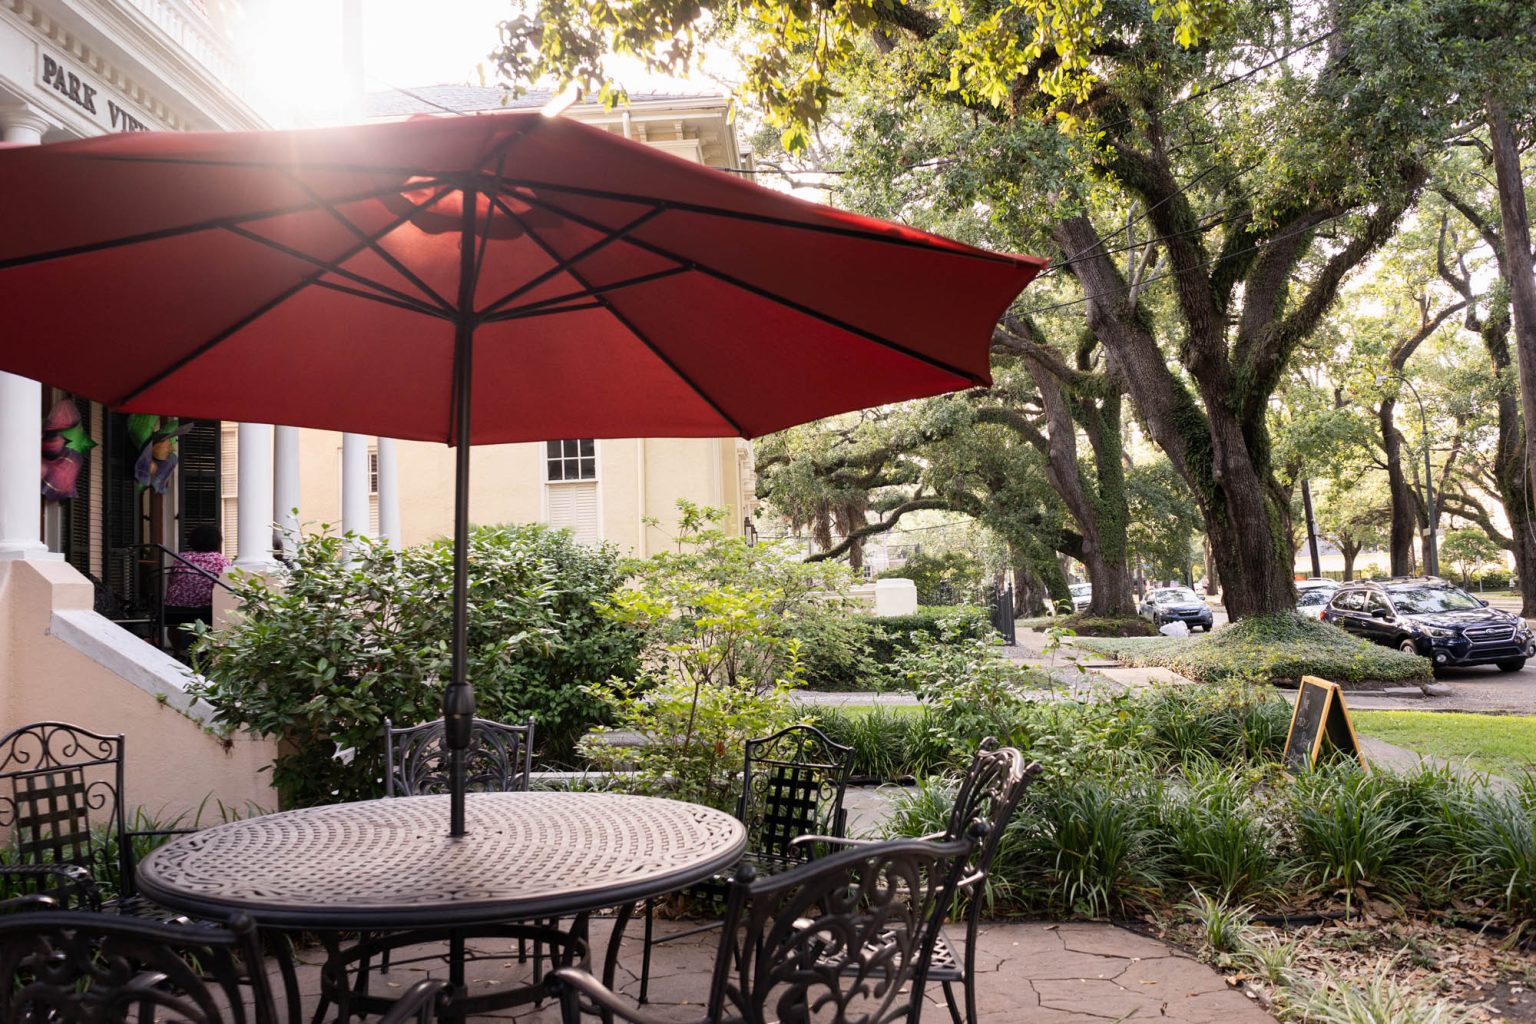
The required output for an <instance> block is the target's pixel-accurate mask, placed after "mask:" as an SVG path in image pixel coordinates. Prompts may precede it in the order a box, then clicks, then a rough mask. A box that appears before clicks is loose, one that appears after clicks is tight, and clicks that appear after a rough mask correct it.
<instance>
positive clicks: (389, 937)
mask: <svg viewBox="0 0 1536 1024" xmlns="http://www.w3.org/2000/svg"><path fill="white" fill-rule="evenodd" d="M533 744H534V720H533V718H532V717H530V718H529V719H528V720H527V721H526V722H524V723H522V724H520V725H508V724H506V723H503V722H493V721H491V720H490V719H486V718H476V719H474V720H473V723H472V725H471V727H470V734H469V747H468V748H467V749H466V750H465V751H464V777H465V788H466V790H467V791H468V792H472V793H475V792H479V793H526V792H527V791H528V785H529V780H530V778H531V773H532V771H533ZM448 760H449V753H448V748H447V747H446V746H445V745H444V726H443V720H442V719H441V718H439V719H437V720H436V721H432V722H424V723H422V724H420V725H410V726H404V727H402V728H396V727H395V725H394V723H393V722H392V721H390V720H389V719H387V718H386V719H385V720H384V766H385V772H384V793H385V795H386V796H389V797H408V796H434V795H442V794H445V793H447V792H448V786H449V775H448ZM555 924H556V922H551V921H539V922H535V923H534V924H533V925H531V926H530V925H525V924H516V923H508V924H505V925H480V926H476V927H475V928H473V929H471V930H470V931H469V932H460V933H455V934H450V933H447V932H443V931H442V930H441V929H439V930H436V931H431V932H428V931H420V932H417V931H407V932H383V933H369V934H364V935H361V936H359V938H358V940H357V942H356V943H355V944H354V945H352V946H351V947H350V948H348V949H346V950H343V949H342V948H341V947H340V945H339V943H337V942H336V940H335V939H334V938H331V937H327V938H326V939H325V940H324V941H325V942H326V946H327V953H328V956H327V959H326V967H325V970H324V971H323V972H322V979H321V980H322V987H321V993H322V1001H321V1004H320V1005H321V1011H322V1012H323V1010H324V1009H325V1008H326V1007H327V1006H328V1005H329V1003H330V1001H332V1000H335V1001H337V1002H338V1003H339V1004H341V1005H342V1006H343V1007H347V1006H356V1007H358V1008H360V1009H362V1010H363V1011H364V1012H374V1011H376V1009H377V1008H378V1006H379V1005H380V1000H379V999H378V997H374V996H370V995H369V992H368V988H369V986H368V975H369V972H370V971H371V970H372V969H373V967H372V964H373V961H374V959H375V958H377V959H378V965H379V967H378V969H379V970H380V971H383V972H387V971H389V970H390V968H391V966H400V965H401V964H402V963H415V962H418V961H421V960H430V959H440V957H439V956H438V955H437V954H431V955H428V956H422V957H412V958H411V959H410V960H406V961H395V962H394V963H393V964H392V962H391V961H392V956H393V953H394V951H395V950H398V949H400V948H402V947H404V946H415V945H420V944H423V943H427V942H435V941H438V940H445V941H448V942H450V943H457V942H463V941H465V940H466V939H485V938H495V939H516V940H517V950H518V952H517V956H518V961H519V962H525V961H526V960H527V959H528V952H527V945H526V943H527V940H528V938H529V937H530V936H532V937H534V949H533V958H534V983H535V985H536V986H537V985H539V984H540V983H541V982H542V980H543V978H542V962H543V956H544V947H545V946H549V947H550V954H551V957H552V958H555V957H556V954H558V955H559V958H560V959H561V960H562V962H564V961H567V960H568V959H569V957H570V956H572V955H574V953H573V951H572V949H571V948H569V944H568V942H566V941H564V940H562V938H561V937H560V935H559V934H558V933H557V932H556V931H555V930H554V928H555ZM443 955H445V956H446V955H452V954H451V952H450V953H445V954H443ZM470 959H473V958H472V957H471V958H470ZM349 973H350V974H351V975H352V979H351V981H350V982H349V981H348V975H349ZM509 998H511V997H509ZM317 1016H318V1015H317ZM342 1016H343V1018H344V1019H345V1018H346V1017H347V1016H348V1013H347V1012H346V1011H345V1010H344V1012H343V1014H342Z"/></svg>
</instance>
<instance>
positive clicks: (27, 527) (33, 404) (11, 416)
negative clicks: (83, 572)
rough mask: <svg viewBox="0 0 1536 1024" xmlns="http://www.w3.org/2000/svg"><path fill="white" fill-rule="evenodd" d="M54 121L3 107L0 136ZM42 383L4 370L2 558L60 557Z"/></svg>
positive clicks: (18, 135)
mask: <svg viewBox="0 0 1536 1024" xmlns="http://www.w3.org/2000/svg"><path fill="white" fill-rule="evenodd" d="M48 125H49V122H48V121H47V120H46V119H45V118H43V117H41V116H39V115H38V114H37V113H35V112H34V111H32V110H31V108H29V107H26V106H23V105H14V106H4V107H0V139H4V141H6V142H11V143H16V144H19V145H30V146H35V145H37V144H38V143H40V142H42V141H43V132H44V131H46V130H47V129H48ZM42 458H43V386H42V385H41V384H39V383H38V382H37V381H35V380H29V379H28V378H26V377H18V376H16V375H15V374H13V373H0V560H9V559H16V558H48V557H54V558H57V557H60V556H58V555H50V553H49V551H48V546H47V545H46V544H44V543H43V539H42V526H41V523H42V500H41V499H42V492H41V491H40V490H39V488H38V479H37V474H38V464H39V463H40V462H41V461H42Z"/></svg>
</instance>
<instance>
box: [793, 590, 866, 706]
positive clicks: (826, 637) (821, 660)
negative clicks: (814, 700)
mask: <svg viewBox="0 0 1536 1024" xmlns="http://www.w3.org/2000/svg"><path fill="white" fill-rule="evenodd" d="M876 621H877V620H874V619H871V618H869V617H867V616H864V615H854V614H851V613H849V612H847V611H846V610H843V609H837V608H834V609H827V610H824V611H818V612H817V613H816V614H808V615H802V616H800V617H799V618H798V619H796V620H795V621H794V622H793V623H790V624H788V625H787V626H786V630H787V633H788V635H789V637H790V639H792V640H793V641H794V642H795V643H796V644H798V645H799V654H800V671H801V675H802V677H803V678H804V680H805V686H806V688H807V689H810V690H829V691H836V690H879V689H882V688H883V687H884V686H885V684H886V683H887V682H888V681H889V673H888V672H887V671H886V669H885V667H884V666H882V665H881V664H880V663H879V662H878V661H876V660H875V658H874V654H873V648H874V645H875V642H876V637H877V634H878V627H877V626H876V625H875V623H876Z"/></svg>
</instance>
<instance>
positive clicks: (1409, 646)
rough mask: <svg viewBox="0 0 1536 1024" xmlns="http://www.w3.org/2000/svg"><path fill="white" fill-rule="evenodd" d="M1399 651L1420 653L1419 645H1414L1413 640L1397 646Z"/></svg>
mask: <svg viewBox="0 0 1536 1024" xmlns="http://www.w3.org/2000/svg"><path fill="white" fill-rule="evenodd" d="M1397 649H1398V650H1400V651H1406V652H1407V653H1409V654H1418V653H1419V645H1418V644H1416V643H1414V642H1413V641H1412V640H1404V641H1403V642H1402V643H1400V644H1398V645H1397Z"/></svg>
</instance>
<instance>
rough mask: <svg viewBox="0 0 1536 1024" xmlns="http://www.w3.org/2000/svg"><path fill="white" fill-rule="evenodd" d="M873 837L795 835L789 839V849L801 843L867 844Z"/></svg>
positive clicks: (830, 844)
mask: <svg viewBox="0 0 1536 1024" xmlns="http://www.w3.org/2000/svg"><path fill="white" fill-rule="evenodd" d="M873 842H876V840H874V839H849V838H848V837H847V836H795V838H793V839H791V840H790V841H789V846H790V849H794V848H795V847H796V846H799V845H801V844H802V843H826V844H827V845H828V846H868V845H869V844H871V843H873Z"/></svg>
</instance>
